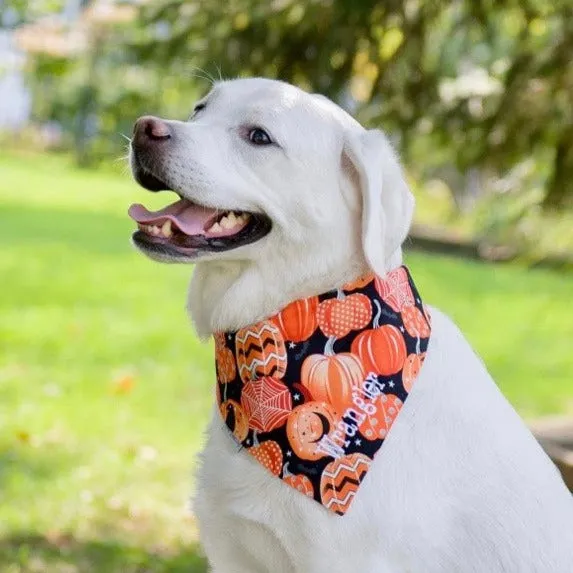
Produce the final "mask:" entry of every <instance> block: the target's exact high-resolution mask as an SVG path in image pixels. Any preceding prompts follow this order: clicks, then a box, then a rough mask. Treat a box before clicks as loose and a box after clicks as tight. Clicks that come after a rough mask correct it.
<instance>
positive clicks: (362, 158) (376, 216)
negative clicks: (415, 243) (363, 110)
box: [343, 129, 414, 276]
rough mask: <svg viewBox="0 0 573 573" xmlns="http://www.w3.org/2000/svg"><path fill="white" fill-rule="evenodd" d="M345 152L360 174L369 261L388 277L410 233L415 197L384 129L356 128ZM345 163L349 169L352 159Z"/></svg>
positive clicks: (364, 245)
mask: <svg viewBox="0 0 573 573" xmlns="http://www.w3.org/2000/svg"><path fill="white" fill-rule="evenodd" d="M343 154H344V155H345V156H346V158H347V159H348V160H349V161H350V164H351V166H352V168H353V169H354V170H355V171H356V175H357V176H358V177H357V183H358V186H359V188H360V193H361V196H362V247H363V250H364V256H365V258H366V262H367V263H368V264H369V266H370V268H371V269H372V270H373V271H374V272H375V273H376V274H378V275H380V276H384V275H385V274H386V273H387V272H388V271H389V270H390V268H389V267H390V264H391V263H390V262H391V260H392V257H393V255H394V254H395V253H396V251H397V250H398V249H399V248H400V247H401V245H402V243H403V241H404V239H405V238H406V236H407V235H408V231H409V229H410V223H411V221H412V214H413V211H414V197H413V196H412V194H411V193H410V190H409V188H408V185H407V183H406V180H405V178H404V173H403V171H402V168H401V166H400V163H399V161H398V159H397V157H396V154H395V152H394V150H393V149H392V146H391V144H390V142H389V141H388V139H387V138H386V136H385V135H384V134H383V133H382V132H381V131H379V130H377V129H373V130H360V131H358V130H352V131H351V132H350V133H348V134H347V136H346V138H345V142H344V149H343ZM343 159H344V158H343ZM345 163H346V165H347V168H348V161H344V160H343V165H344V164H345ZM355 179H356V178H355Z"/></svg>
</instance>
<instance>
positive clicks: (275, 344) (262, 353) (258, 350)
mask: <svg viewBox="0 0 573 573" xmlns="http://www.w3.org/2000/svg"><path fill="white" fill-rule="evenodd" d="M235 345H236V346H235V348H236V355H237V365H238V367H239V375H240V377H241V379H242V380H243V381H244V382H246V381H247V380H249V379H252V378H254V377H255V378H256V377H258V376H274V377H275V378H281V377H282V376H283V375H284V373H285V372H286V365H287V352H286V348H285V343H284V340H283V338H282V335H281V333H280V331H279V329H278V328H277V327H276V326H275V325H274V324H272V323H269V322H260V323H258V324H256V325H254V326H252V327H248V328H244V329H241V330H239V332H237V336H236V339H235Z"/></svg>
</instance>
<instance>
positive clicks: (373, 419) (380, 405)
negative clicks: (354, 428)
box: [358, 394, 403, 440]
mask: <svg viewBox="0 0 573 573" xmlns="http://www.w3.org/2000/svg"><path fill="white" fill-rule="evenodd" d="M371 404H373V405H374V406H375V407H376V412H374V414H371V415H367V416H366V418H365V419H364V421H363V422H362V423H361V424H360V425H359V426H358V429H359V430H360V432H361V434H362V435H363V436H364V437H365V438H366V439H367V440H381V439H384V438H385V437H386V435H387V434H388V432H389V430H390V427H391V426H392V424H393V423H394V420H395V419H396V416H397V415H398V413H399V412H400V409H401V408H402V404H403V403H402V400H400V398H398V396H394V394H380V395H379V396H378V397H376V398H374V400H372V402H371Z"/></svg>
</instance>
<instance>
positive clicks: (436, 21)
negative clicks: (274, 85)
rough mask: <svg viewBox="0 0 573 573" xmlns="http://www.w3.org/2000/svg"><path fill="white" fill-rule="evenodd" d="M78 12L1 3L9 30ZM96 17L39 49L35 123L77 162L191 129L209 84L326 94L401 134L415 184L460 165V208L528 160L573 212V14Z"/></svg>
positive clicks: (373, 4) (215, 6)
mask: <svg viewBox="0 0 573 573" xmlns="http://www.w3.org/2000/svg"><path fill="white" fill-rule="evenodd" d="M71 3H73V4H74V5H79V6H80V7H81V5H82V4H83V3H87V2H85V0H37V2H25V1H23V0H0V15H2V14H6V13H7V12H6V11H7V10H8V12H10V14H11V15H12V16H10V18H11V21H34V20H35V19H37V18H38V17H39V15H40V14H42V13H46V11H48V10H50V9H51V10H52V11H54V10H55V11H57V10H61V9H65V7H66V6H68V7H69V6H70V4H71ZM78 3H79V4H78ZM89 3H90V5H91V7H90V8H88V9H87V10H86V9H84V10H83V13H82V15H81V17H79V20H78V22H72V23H71V24H70V25H68V26H67V28H66V32H65V34H67V37H68V38H76V39H77V38H78V37H80V42H79V45H78V46H76V48H75V49H72V50H68V51H67V52H66V51H65V50H64V51H63V52H60V53H50V51H49V50H47V51H46V49H45V46H44V48H42V50H39V51H34V50H29V52H30V53H31V55H32V63H31V66H30V71H31V74H30V77H31V78H32V81H33V82H34V84H35V85H36V92H37V93H40V94H44V93H48V92H45V91H44V90H49V97H41V98H35V102H36V117H37V118H38V119H43V120H46V119H55V120H57V121H60V122H62V123H63V124H64V126H65V127H66V129H67V130H68V131H69V132H70V133H75V134H76V138H75V147H76V149H77V150H78V158H79V160H81V161H87V160H88V159H89V158H90V157H93V156H97V155H99V154H105V153H108V152H109V151H110V150H112V149H114V148H117V147H118V144H119V141H120V138H119V137H117V136H115V137H114V135H116V134H117V132H118V131H128V130H129V129H130V124H131V123H132V121H133V119H134V116H135V115H137V114H139V113H143V112H145V111H148V112H149V111H153V112H154V113H158V114H165V115H169V114H171V115H178V116H185V115H186V114H187V113H188V110H189V109H190V108H191V99H192V97H194V95H195V94H196V89H197V85H198V83H199V82H197V80H196V79H194V78H193V75H194V70H197V69H199V70H206V73H208V74H212V75H214V76H218V74H220V73H221V72H222V73H223V75H226V76H238V75H264V76H269V77H276V78H280V79H283V80H286V81H290V82H292V83H295V84H298V85H299V86H301V87H302V88H304V89H309V90H315V91H319V92H321V93H324V94H326V95H328V96H329V97H331V98H332V99H334V100H335V101H336V102H338V103H339V104H341V105H342V106H343V107H345V108H346V109H348V110H349V111H351V112H352V113H354V114H355V115H357V116H358V118H359V119H360V120H361V121H363V122H364V123H365V124H367V125H370V126H382V127H384V128H386V129H387V130H388V131H389V132H390V133H392V134H393V135H395V137H396V139H397V144H398V146H399V147H400V149H401V152H402V153H403V155H404V157H405V160H406V163H407V164H408V166H409V169H410V170H411V172H412V173H413V174H415V175H417V176H420V177H422V178H423V177H427V176H428V175H432V174H433V173H435V172H436V169H437V168H438V167H439V166H443V165H444V164H446V165H452V164H453V167H455V172H456V173H457V175H456V177H457V179H456V180H454V179H453V178H450V179H451V181H454V184H452V185H450V188H451V190H452V192H453V193H454V196H455V199H456V204H457V205H458V206H460V208H463V207H464V205H465V204H466V203H467V202H468V201H469V202H470V203H471V201H473V198H474V197H475V196H476V195H479V190H480V188H481V187H483V181H484V180H485V178H484V174H492V175H493V178H494V179H499V178H500V177H502V176H505V175H506V174H507V173H514V172H516V171H515V170H514V169H513V168H514V167H515V166H517V165H519V164H520V163H521V162H523V161H524V160H526V159H527V160H530V159H531V158H534V159H535V164H536V169H534V170H533V172H534V173H536V175H535V177H536V180H535V182H536V184H537V183H538V182H541V184H543V186H544V188H545V194H544V205H545V206H546V207H555V208H559V207H561V206H563V205H564V204H566V203H567V202H569V201H571V200H572V199H573V65H572V57H571V54H573V2H572V1H571V0H456V1H455V2H448V1H446V0H400V1H398V0H386V1H385V2H380V1H376V0H312V1H307V2H302V1H300V0H271V1H268V2H263V1H260V0H228V1H227V2H225V3H222V2H221V3H220V2H213V1H212V0H193V1H192V0H155V1H153V2H150V1H147V2H143V1H141V0H139V1H135V0H134V1H127V0H123V1H122V0H116V1H115V2H114V1H112V0H105V1H104V0H91V2H89ZM139 5H140V8H139V9H138V10H136V6H139ZM62 7H63V8H62ZM128 12H129V14H130V16H129V17H124V16H123V15H126V14H128ZM14 15H16V16H14ZM82 34H83V36H82ZM29 36H32V37H33V38H34V39H35V40H36V42H39V41H40V40H44V39H45V38H46V37H47V36H46V34H45V33H34V32H32V33H31V34H29ZM72 43H73V42H72ZM44 44H45V42H44ZM201 73H203V72H201ZM78 117H79V118H80V119H79V120H75V119H74V118H78ZM94 134H95V135H96V136H95V137H94ZM88 140H89V145H88V143H87V142H88ZM449 171H450V173H451V172H452V171H453V170H451V169H450V170H449ZM531 171H532V170H531V169H530V170H529V171H528V172H531ZM517 172H520V171H519V170H517ZM523 185H524V184H523V180H520V179H519V178H513V186H514V188H519V187H521V186H523Z"/></svg>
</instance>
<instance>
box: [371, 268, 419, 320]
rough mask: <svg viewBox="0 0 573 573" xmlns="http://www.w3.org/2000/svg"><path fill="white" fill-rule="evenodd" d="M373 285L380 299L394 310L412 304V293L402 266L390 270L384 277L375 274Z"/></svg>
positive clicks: (398, 310) (399, 309)
mask: <svg viewBox="0 0 573 573" xmlns="http://www.w3.org/2000/svg"><path fill="white" fill-rule="evenodd" d="M374 286H375V288H376V290H377V291H378V294H379V295H380V297H381V298H382V300H383V301H384V302H385V303H386V304H387V305H388V306H389V307H390V308H391V309H392V310H394V311H395V312H400V311H401V310H402V309H403V308H405V307H407V306H412V305H413V304H414V293H413V292H412V288H411V287H410V283H409V281H408V273H407V272H406V269H404V268H403V267H399V268H397V269H394V270H393V271H390V272H389V273H388V274H387V275H386V276H385V277H384V278H381V277H378V276H377V277H376V278H375V279H374Z"/></svg>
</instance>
